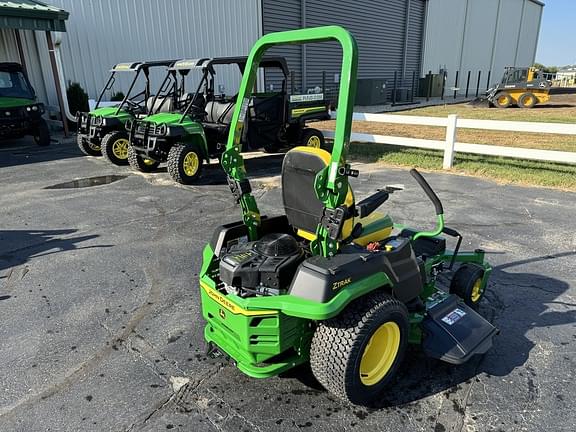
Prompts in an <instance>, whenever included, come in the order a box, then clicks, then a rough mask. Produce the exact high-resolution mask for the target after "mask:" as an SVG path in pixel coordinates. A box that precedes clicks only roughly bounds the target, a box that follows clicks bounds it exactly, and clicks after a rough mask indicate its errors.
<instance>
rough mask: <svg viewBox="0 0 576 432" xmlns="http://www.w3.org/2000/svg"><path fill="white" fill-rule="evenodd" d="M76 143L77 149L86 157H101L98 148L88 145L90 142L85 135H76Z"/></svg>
mask: <svg viewBox="0 0 576 432" xmlns="http://www.w3.org/2000/svg"><path fill="white" fill-rule="evenodd" d="M76 143H77V144H78V148H79V149H80V151H81V152H82V153H84V154H85V155H86V156H101V155H102V152H101V151H100V146H97V145H95V144H92V143H90V140H89V139H88V137H87V136H86V135H85V134H81V133H79V134H78V135H76Z"/></svg>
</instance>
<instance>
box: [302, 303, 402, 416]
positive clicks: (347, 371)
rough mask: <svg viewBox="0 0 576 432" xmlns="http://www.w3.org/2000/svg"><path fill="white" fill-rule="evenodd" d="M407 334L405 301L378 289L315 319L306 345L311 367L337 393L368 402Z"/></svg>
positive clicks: (391, 370)
mask: <svg viewBox="0 0 576 432" xmlns="http://www.w3.org/2000/svg"><path fill="white" fill-rule="evenodd" d="M408 334H409V319H408V310H407V309H406V306H404V304H403V303H401V302H399V301H398V300H396V299H394V298H392V297H391V296H390V295H388V294H386V293H384V292H374V293H372V294H368V295H366V296H364V297H361V298H359V299H357V300H355V301H354V302H352V303H351V304H350V305H349V306H348V307H347V308H346V309H345V310H344V311H343V312H342V313H341V314H340V315H338V316H336V317H334V318H331V319H328V320H326V321H321V322H319V323H318V327H317V328H316V332H315V333H314V337H313V339H312V345H311V348H310V366H311V368H312V372H313V373H314V376H315V377H316V379H317V380H318V381H319V382H320V384H322V385H323V386H324V387H325V388H326V389H327V390H328V391H329V392H331V393H333V394H334V395H336V396H338V397H339V398H341V399H343V400H347V401H349V402H351V403H353V404H357V405H369V404H370V403H372V402H374V401H375V400H377V398H378V397H379V395H380V394H381V393H382V391H383V390H384V389H385V387H386V385H387V384H388V383H389V382H390V380H391V379H392V377H393V376H394V374H395V373H396V371H397V369H398V366H399V365H400V363H401V362H402V358H403V357H404V352H405V351H406V346H407V343H408Z"/></svg>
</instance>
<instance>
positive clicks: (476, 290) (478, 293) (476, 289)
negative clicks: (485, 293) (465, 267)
mask: <svg viewBox="0 0 576 432" xmlns="http://www.w3.org/2000/svg"><path fill="white" fill-rule="evenodd" d="M480 297H482V279H477V280H476V282H474V286H473V287H472V294H471V295H470V300H472V302H474V303H476V302H477V301H478V300H480Z"/></svg>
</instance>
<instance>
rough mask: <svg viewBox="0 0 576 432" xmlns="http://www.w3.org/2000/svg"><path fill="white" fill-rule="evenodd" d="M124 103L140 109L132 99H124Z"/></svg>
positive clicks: (134, 108)
mask: <svg viewBox="0 0 576 432" xmlns="http://www.w3.org/2000/svg"><path fill="white" fill-rule="evenodd" d="M126 104H127V105H128V106H129V107H130V108H132V109H133V110H140V109H142V107H141V106H140V104H138V103H136V102H134V101H133V100H132V99H127V100H126Z"/></svg>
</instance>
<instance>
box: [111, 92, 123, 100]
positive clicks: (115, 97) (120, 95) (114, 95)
mask: <svg viewBox="0 0 576 432" xmlns="http://www.w3.org/2000/svg"><path fill="white" fill-rule="evenodd" d="M123 100H124V93H122V92H121V91H119V92H116V93H112V97H111V98H110V101H112V102H122V101H123Z"/></svg>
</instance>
